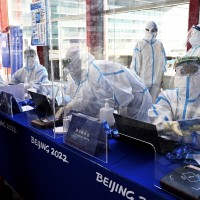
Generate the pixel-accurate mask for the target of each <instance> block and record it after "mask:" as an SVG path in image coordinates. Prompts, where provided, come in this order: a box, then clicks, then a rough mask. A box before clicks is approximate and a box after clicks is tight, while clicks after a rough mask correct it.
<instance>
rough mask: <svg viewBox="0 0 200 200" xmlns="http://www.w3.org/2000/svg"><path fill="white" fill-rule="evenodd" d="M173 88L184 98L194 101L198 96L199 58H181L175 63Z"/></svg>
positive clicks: (199, 79) (199, 83)
mask: <svg viewBox="0 0 200 200" xmlns="http://www.w3.org/2000/svg"><path fill="white" fill-rule="evenodd" d="M175 67H176V74H175V79H174V86H175V87H176V88H179V90H180V94H181V96H182V97H184V98H188V99H194V98H196V97H197V96H199V94H200V90H199V87H200V58H199V57H183V58H180V59H177V61H176V62H175Z"/></svg>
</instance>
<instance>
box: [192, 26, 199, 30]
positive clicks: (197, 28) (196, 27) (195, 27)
mask: <svg viewBox="0 0 200 200" xmlns="http://www.w3.org/2000/svg"><path fill="white" fill-rule="evenodd" d="M192 28H194V29H196V30H197V31H200V27H199V26H196V25H193V26H192Z"/></svg>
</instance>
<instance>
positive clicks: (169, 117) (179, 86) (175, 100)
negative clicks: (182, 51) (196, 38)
mask: <svg viewBox="0 0 200 200" xmlns="http://www.w3.org/2000/svg"><path fill="white" fill-rule="evenodd" d="M175 69H176V74H175V78H174V85H175V88H173V89H168V90H163V91H162V92H161V93H160V94H159V96H158V98H157V100H156V102H155V104H153V106H152V108H151V109H149V117H150V121H151V122H152V123H153V124H155V125H156V126H157V129H158V130H164V131H172V132H171V133H172V134H174V135H176V136H184V137H186V138H187V137H190V136H188V135H189V134H190V133H191V131H197V130H200V129H199V128H200V126H199V125H194V126H191V127H190V131H188V130H186V131H184V130H182V129H180V126H179V123H178V120H188V119H194V118H199V117H200V112H199V108H200V57H183V58H179V59H177V60H176V61H175ZM190 139H191V140H192V138H190Z"/></svg>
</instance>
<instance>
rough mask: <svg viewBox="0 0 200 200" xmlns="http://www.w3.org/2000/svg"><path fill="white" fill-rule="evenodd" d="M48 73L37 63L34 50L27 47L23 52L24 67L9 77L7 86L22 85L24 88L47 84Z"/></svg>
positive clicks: (37, 59)
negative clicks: (24, 85)
mask: <svg viewBox="0 0 200 200" xmlns="http://www.w3.org/2000/svg"><path fill="white" fill-rule="evenodd" d="M48 82H49V80H48V72H47V70H46V68H45V67H44V66H43V65H41V64H40V63H39V58H38V55H37V53H36V50H35V49H33V48H32V47H30V46H28V47H27V48H26V49H25V51H24V66H23V67H22V68H20V69H19V70H17V71H16V72H15V73H14V74H13V75H12V77H11V80H10V81H9V84H19V83H24V84H26V87H27V88H28V87H30V85H31V84H32V85H37V84H41V83H48Z"/></svg>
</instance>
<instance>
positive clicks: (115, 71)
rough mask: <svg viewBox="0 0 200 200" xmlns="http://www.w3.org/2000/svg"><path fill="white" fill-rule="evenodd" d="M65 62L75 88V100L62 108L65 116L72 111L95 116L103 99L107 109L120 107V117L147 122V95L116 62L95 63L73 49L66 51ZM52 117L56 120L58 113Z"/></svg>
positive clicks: (148, 105)
mask: <svg viewBox="0 0 200 200" xmlns="http://www.w3.org/2000/svg"><path fill="white" fill-rule="evenodd" d="M66 60H68V61H69V64H68V65H66V67H67V69H68V72H69V74H70V75H71V77H72V79H73V80H74V81H75V83H76V85H77V90H76V94H75V97H74V98H73V99H72V101H71V102H70V103H69V104H68V105H67V106H66V107H65V112H66V114H67V113H68V112H69V111H70V110H71V109H76V110H78V111H79V112H82V113H84V114H87V115H91V116H94V117H98V116H99V110H100V108H102V107H104V105H105V99H109V100H110V102H109V104H110V107H113V108H114V107H115V108H120V109H121V110H120V111H121V114H123V115H125V116H128V117H131V118H134V119H138V120H142V121H149V118H148V109H149V108H150V107H151V105H152V99H151V95H150V94H149V92H148V89H147V88H146V87H145V85H144V84H143V82H142V81H141V79H140V78H139V77H138V76H137V75H136V74H135V72H134V71H131V70H129V69H128V68H126V67H124V66H122V65H121V64H119V63H114V62H110V61H103V60H95V58H94V56H93V55H91V54H90V53H88V52H87V51H80V49H79V48H75V47H73V48H71V49H69V50H68V52H67V54H66ZM56 114H57V115H56V117H59V112H57V113H56Z"/></svg>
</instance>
